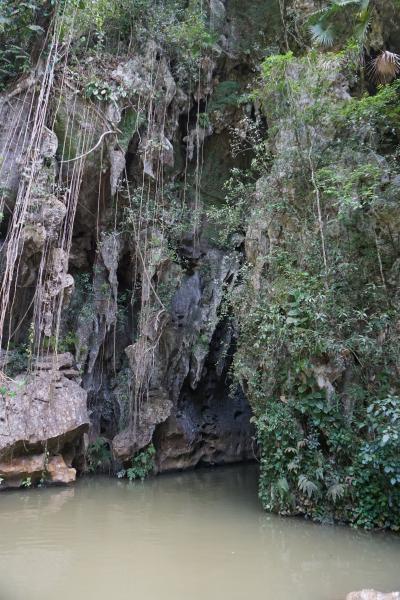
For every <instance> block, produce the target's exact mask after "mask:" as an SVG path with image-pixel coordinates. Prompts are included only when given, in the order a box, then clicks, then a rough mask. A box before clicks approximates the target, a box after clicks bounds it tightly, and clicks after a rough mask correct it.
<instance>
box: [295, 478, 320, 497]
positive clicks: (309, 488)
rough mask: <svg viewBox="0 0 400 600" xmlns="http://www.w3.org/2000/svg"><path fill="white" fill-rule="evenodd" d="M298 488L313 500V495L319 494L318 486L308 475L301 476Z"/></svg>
mask: <svg viewBox="0 0 400 600" xmlns="http://www.w3.org/2000/svg"><path fill="white" fill-rule="evenodd" d="M297 486H298V488H299V490H300V491H301V492H302V493H303V494H307V496H308V497H309V498H311V497H312V495H313V494H316V493H317V492H318V486H317V485H316V484H315V483H314V482H313V481H311V479H308V477H307V476H306V475H300V476H299V480H298V483H297Z"/></svg>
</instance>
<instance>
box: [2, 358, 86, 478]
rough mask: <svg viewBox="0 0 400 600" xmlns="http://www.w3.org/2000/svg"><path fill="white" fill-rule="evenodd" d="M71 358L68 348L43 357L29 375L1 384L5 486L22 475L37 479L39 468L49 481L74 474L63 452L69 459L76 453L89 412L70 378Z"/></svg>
mask: <svg viewBox="0 0 400 600" xmlns="http://www.w3.org/2000/svg"><path fill="white" fill-rule="evenodd" d="M72 363H73V359H72V356H71V355H70V354H69V353H66V354H63V355H59V356H53V357H52V356H48V357H46V359H43V360H41V361H40V362H38V363H37V370H36V371H34V372H33V373H32V374H30V375H27V376H22V375H20V376H17V377H16V378H15V380H11V381H6V382H5V383H4V385H3V386H2V388H1V390H2V391H1V396H0V461H1V462H0V476H1V477H2V478H3V479H4V480H5V485H8V484H9V485H11V486H15V485H16V482H19V481H22V480H23V479H26V478H27V477H29V478H32V479H33V480H38V479H40V478H42V476H43V473H45V475H46V476H45V479H48V480H50V481H52V482H55V483H69V482H70V481H73V480H74V479H75V475H76V471H75V469H71V468H69V467H67V465H66V463H65V461H64V458H63V456H65V458H66V460H67V462H68V463H69V464H70V463H71V462H72V461H73V460H74V459H76V457H77V456H79V454H80V453H81V448H80V445H81V442H82V436H83V434H84V432H86V431H87V430H88V428H89V417H88V413H87V407H86V392H85V390H84V389H82V387H80V385H79V384H78V383H77V382H76V381H75V380H74V379H76V377H77V375H79V372H77V371H76V370H74V369H72V368H71V367H72ZM59 453H62V455H63V456H59ZM55 454H56V455H57V456H54V455H55ZM2 487H4V485H3V486H2Z"/></svg>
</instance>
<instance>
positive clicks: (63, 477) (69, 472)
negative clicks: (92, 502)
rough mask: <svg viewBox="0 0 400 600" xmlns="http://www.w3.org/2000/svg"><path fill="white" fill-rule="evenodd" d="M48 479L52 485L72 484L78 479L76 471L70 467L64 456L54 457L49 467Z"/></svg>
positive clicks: (47, 471)
mask: <svg viewBox="0 0 400 600" xmlns="http://www.w3.org/2000/svg"><path fill="white" fill-rule="evenodd" d="M46 473H47V478H48V479H49V480H50V481H51V483H63V484H66V483H72V482H73V481H75V479H76V469H73V468H71V467H68V466H67V465H66V463H65V460H64V459H63V457H62V456H60V455H57V456H53V457H52V458H51V459H50V460H49V463H48V465H47V469H46Z"/></svg>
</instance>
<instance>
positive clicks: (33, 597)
mask: <svg viewBox="0 0 400 600" xmlns="http://www.w3.org/2000/svg"><path fill="white" fill-rule="evenodd" d="M365 587H374V588H377V589H381V590H392V589H400V538H398V537H397V536H394V535H389V534H380V533H378V534H376V533H375V534H372V533H366V532H359V531H354V530H351V529H349V528H346V527H330V526H321V525H315V524H312V523H308V522H306V521H303V520H300V519H283V518H279V517H277V516H272V515H268V514H266V513H264V512H263V511H262V509H261V507H260V505H259V502H258V499H257V471H256V468H255V466H253V465H248V466H243V467H242V466H240V467H229V468H218V469H215V470H199V471H193V472H187V473H183V474H174V475H165V476H162V477H158V478H155V479H151V480H148V481H146V482H144V483H128V482H126V481H120V480H115V479H108V478H94V479H83V480H81V481H79V482H78V483H77V484H76V485H75V487H71V488H53V489H41V490H27V491H23V492H19V491H18V492H6V493H3V494H1V495H0V600H67V599H68V600H200V599H201V600H247V599H250V600H253V599H254V600H261V599H263V600H264V599H265V600H340V599H344V598H345V596H346V593H347V592H349V591H352V590H355V589H360V588H365Z"/></svg>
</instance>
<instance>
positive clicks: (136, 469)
mask: <svg viewBox="0 0 400 600" xmlns="http://www.w3.org/2000/svg"><path fill="white" fill-rule="evenodd" d="M155 454H156V450H155V448H154V446H153V444H150V445H149V446H147V448H145V449H144V450H140V452H138V453H137V454H135V456H134V457H133V458H132V461H131V466H130V467H129V468H127V469H122V470H121V471H119V472H118V473H117V476H118V477H119V478H123V477H127V479H129V481H134V480H135V479H140V480H141V481H143V480H144V479H146V477H148V476H149V475H151V473H153V471H154V457H155Z"/></svg>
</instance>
